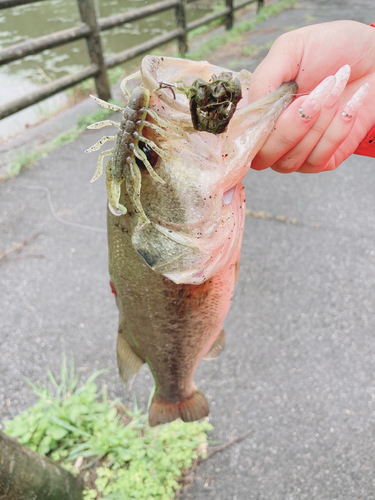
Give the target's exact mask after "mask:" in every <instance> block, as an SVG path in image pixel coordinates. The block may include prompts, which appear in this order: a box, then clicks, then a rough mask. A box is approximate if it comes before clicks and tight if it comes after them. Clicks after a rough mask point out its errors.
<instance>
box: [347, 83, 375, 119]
mask: <svg viewBox="0 0 375 500" xmlns="http://www.w3.org/2000/svg"><path fill="white" fill-rule="evenodd" d="M369 90H370V84H369V83H364V84H363V85H362V87H360V88H359V89H358V90H357V92H356V93H355V94H354V95H353V97H352V98H351V99H350V101H348V102H347V103H346V106H345V109H344V111H343V112H342V113H341V114H342V116H343V117H344V118H345V120H351V119H352V118H353V116H354V114H355V113H356V112H357V111H358V110H359V108H360V107H361V106H362V104H363V103H364V101H365V99H366V96H367V94H368V91H369Z"/></svg>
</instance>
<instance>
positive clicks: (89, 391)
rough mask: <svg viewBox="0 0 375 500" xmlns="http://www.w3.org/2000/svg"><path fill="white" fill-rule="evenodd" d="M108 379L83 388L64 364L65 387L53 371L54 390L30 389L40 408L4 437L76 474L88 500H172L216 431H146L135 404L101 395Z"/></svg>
mask: <svg viewBox="0 0 375 500" xmlns="http://www.w3.org/2000/svg"><path fill="white" fill-rule="evenodd" d="M104 371H105V370H99V371H97V372H95V373H93V374H92V375H91V376H90V377H89V378H88V379H87V380H86V382H85V383H83V384H80V383H79V377H78V376H77V375H76V374H75V373H74V365H73V363H71V365H70V368H69V369H68V367H67V363H66V360H65V357H64V359H63V363H62V368H61V374H60V383H58V382H57V381H56V378H55V377H54V376H53V375H52V373H51V372H50V371H49V372H48V376H49V379H50V383H51V386H52V387H53V390H50V389H48V388H46V387H44V386H42V385H41V384H38V385H34V384H32V383H31V382H28V383H29V384H30V385H31V387H32V388H33V390H34V392H35V393H36V394H37V396H38V398H39V399H38V402H37V403H36V404H35V405H34V406H33V407H31V408H28V409H27V410H25V411H24V412H23V413H22V414H21V415H18V416H16V417H15V418H14V419H13V420H7V421H5V422H4V426H5V429H4V432H5V433H6V434H8V435H10V436H13V437H15V438H17V439H18V440H19V442H21V443H22V444H24V445H26V446H28V447H29V448H30V449H32V450H34V451H37V452H38V453H41V454H44V455H48V456H50V458H52V460H55V461H57V462H59V463H60V464H62V465H63V466H64V467H66V468H67V469H68V470H70V471H71V472H73V473H75V474H79V475H80V476H81V477H82V479H83V480H84V482H85V485H86V488H85V492H84V499H85V500H94V499H99V498H103V499H105V500H121V499H124V500H135V499H142V500H144V499H148V500H170V499H171V498H173V497H174V495H175V492H176V490H178V489H179V488H180V485H179V483H178V482H177V479H178V478H180V477H181V476H182V475H183V474H184V472H185V471H186V470H188V469H189V468H190V467H191V466H192V464H193V462H194V461H195V460H196V459H197V458H198V457H200V456H201V457H202V456H204V454H205V450H206V448H207V434H206V433H207V431H210V430H211V429H212V426H211V425H210V424H209V423H208V421H207V420H204V421H202V422H193V423H190V424H185V423H183V422H181V421H180V420H178V421H175V422H172V423H171V424H166V425H162V426H159V427H156V428H151V427H149V425H148V423H147V414H144V413H143V411H142V409H139V408H138V406H137V403H136V400H134V403H133V409H132V410H129V409H128V408H126V407H125V406H124V405H122V404H121V402H120V401H119V400H115V401H110V400H109V399H108V397H107V393H106V390H105V389H104V388H103V389H102V390H101V391H98V387H97V384H96V383H95V380H96V378H97V377H98V376H99V375H101V374H102V373H103V372H104ZM77 465H79V467H78V468H77Z"/></svg>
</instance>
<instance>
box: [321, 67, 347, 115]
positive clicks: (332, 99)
mask: <svg viewBox="0 0 375 500" xmlns="http://www.w3.org/2000/svg"><path fill="white" fill-rule="evenodd" d="M350 73H351V68H350V66H349V64H345V66H342V67H341V68H340V69H339V70H338V71H337V73H336V74H335V78H336V83H335V86H334V87H333V89H332V92H331V93H330V95H329V96H328V97H327V100H326V102H325V103H324V106H325V107H327V108H331V107H332V106H334V105H335V104H336V102H337V100H338V98H339V97H340V95H341V94H342V92H343V91H344V89H345V87H346V84H347V83H348V80H349V77H350Z"/></svg>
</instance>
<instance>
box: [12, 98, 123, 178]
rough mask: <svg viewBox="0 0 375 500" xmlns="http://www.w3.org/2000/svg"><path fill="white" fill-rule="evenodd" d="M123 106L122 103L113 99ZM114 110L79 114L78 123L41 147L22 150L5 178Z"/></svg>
mask: <svg viewBox="0 0 375 500" xmlns="http://www.w3.org/2000/svg"><path fill="white" fill-rule="evenodd" d="M110 102H115V104H118V105H119V106H121V103H119V102H117V101H113V100H111V101H110ZM113 113H114V111H112V110H110V109H104V108H98V109H96V110H95V111H94V112H93V113H90V114H89V115H79V117H78V120H77V124H76V125H75V126H74V127H72V128H71V129H69V130H67V131H66V132H62V133H61V134H59V135H58V136H57V137H55V138H54V139H52V140H51V141H49V142H47V143H46V144H44V145H43V146H42V147H41V148H38V149H35V150H34V151H31V152H30V153H26V152H22V153H21V154H20V155H18V156H16V157H15V158H14V159H13V160H12V161H11V162H10V165H9V167H8V169H7V172H6V174H5V179H11V178H12V177H15V176H17V175H18V174H19V173H20V172H21V171H22V170H23V169H24V168H26V167H29V166H31V165H35V164H36V163H37V162H38V161H39V160H40V159H41V158H43V157H44V156H46V155H47V154H49V153H50V152H51V151H53V150H54V149H55V148H58V147H60V146H63V145H65V144H69V143H70V142H73V141H75V140H77V139H78V137H79V135H80V134H81V133H82V132H83V131H84V130H86V128H87V126H88V125H90V124H91V123H95V122H98V121H101V120H105V119H106V118H108V117H109V116H110V115H112V114H113Z"/></svg>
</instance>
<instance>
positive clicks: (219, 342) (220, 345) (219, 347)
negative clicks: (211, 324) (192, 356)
mask: <svg viewBox="0 0 375 500" xmlns="http://www.w3.org/2000/svg"><path fill="white" fill-rule="evenodd" d="M224 347H225V332H224V330H221V332H220V333H219V335H218V336H217V339H216V340H215V342H214V343H213V344H212V346H211V348H210V350H209V351H208V353H207V354H206V355H205V356H203V359H216V358H218V357H219V356H220V354H221V352H222V351H223V350H224Z"/></svg>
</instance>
